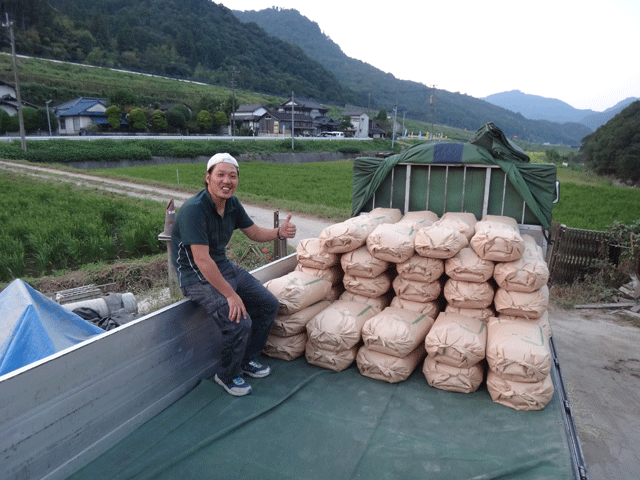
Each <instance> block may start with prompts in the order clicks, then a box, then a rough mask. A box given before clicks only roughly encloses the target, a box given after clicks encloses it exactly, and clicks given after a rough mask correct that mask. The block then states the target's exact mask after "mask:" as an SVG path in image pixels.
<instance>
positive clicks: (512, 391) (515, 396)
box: [487, 370, 554, 411]
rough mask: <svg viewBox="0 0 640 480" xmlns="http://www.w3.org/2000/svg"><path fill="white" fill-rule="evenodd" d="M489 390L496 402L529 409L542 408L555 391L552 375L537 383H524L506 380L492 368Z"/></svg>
mask: <svg viewBox="0 0 640 480" xmlns="http://www.w3.org/2000/svg"><path fill="white" fill-rule="evenodd" d="M487 390H488V392H489V395H491V399H492V400H493V401H494V402H496V403H499V404H501V405H504V406H506V407H509V408H513V409H514V410H527V411H536V410H542V409H543V408H544V407H546V406H547V405H548V404H549V402H550V401H551V399H552V398H553V392H554V389H553V381H552V380H551V376H550V375H548V376H547V377H545V378H544V379H543V380H541V381H539V382H536V383H522V382H513V381H511V380H505V379H504V378H501V377H500V376H499V375H498V374H496V373H495V372H492V371H491V370H489V372H488V373H487Z"/></svg>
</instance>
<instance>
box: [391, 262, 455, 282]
mask: <svg viewBox="0 0 640 480" xmlns="http://www.w3.org/2000/svg"><path fill="white" fill-rule="evenodd" d="M396 271H397V272H398V275H399V276H401V277H402V278H405V279H407V280H416V281H418V282H427V283H430V282H435V281H436V280H438V279H439V278H440V277H441V276H442V274H443V273H444V261H443V260H441V259H439V258H428V257H421V256H420V255H413V256H412V257H411V258H409V259H408V260H407V261H406V262H402V263H398V264H396Z"/></svg>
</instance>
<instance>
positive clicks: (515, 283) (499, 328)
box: [487, 235, 554, 410]
mask: <svg viewBox="0 0 640 480" xmlns="http://www.w3.org/2000/svg"><path fill="white" fill-rule="evenodd" d="M522 239H523V243H524V248H523V253H522V256H521V257H520V258H518V259H516V260H513V261H510V262H504V263H498V264H496V267H495V271H494V279H495V281H496V283H497V284H498V287H499V288H498V290H497V291H496V295H495V299H494V304H495V308H496V310H497V311H498V312H499V317H498V318H492V319H491V320H490V321H489V324H488V347H487V361H488V363H489V372H488V374H487V389H488V390H489V393H490V395H491V398H492V399H493V400H494V401H495V402H497V403H500V404H503V405H507V406H509V407H511V408H514V409H517V410H540V409H542V408H544V407H545V406H546V405H547V404H548V403H549V401H550V400H551V398H552V397H553V391H554V390H553V383H552V381H551V376H550V371H551V350H550V346H549V338H550V337H551V327H550V325H549V317H548V312H547V306H548V303H549V289H548V287H547V281H548V279H549V270H548V268H547V265H546V262H545V260H544V255H543V253H542V249H541V248H540V247H539V246H538V245H537V244H536V242H535V240H534V239H533V238H532V237H530V236H528V235H524V236H523V237H522Z"/></svg>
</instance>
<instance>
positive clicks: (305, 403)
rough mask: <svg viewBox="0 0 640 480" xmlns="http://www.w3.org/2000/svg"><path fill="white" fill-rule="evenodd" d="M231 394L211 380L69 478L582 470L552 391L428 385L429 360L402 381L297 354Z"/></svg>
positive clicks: (443, 475)
mask: <svg viewBox="0 0 640 480" xmlns="http://www.w3.org/2000/svg"><path fill="white" fill-rule="evenodd" d="M263 361H264V362H268V364H269V365H270V366H271V367H272V374H271V375H270V376H269V377H266V378H263V379H250V380H251V384H252V386H253V392H252V393H251V395H249V396H247V397H242V398H234V397H231V396H230V395H228V394H227V393H225V392H224V391H223V390H222V388H220V387H219V386H218V385H216V384H215V383H213V382H211V381H208V380H204V381H202V382H201V383H200V384H199V385H198V386H197V387H196V388H195V389H194V390H193V391H191V392H190V393H189V394H187V395H186V396H185V397H183V398H182V399H181V400H179V401H178V402H177V403H175V404H173V405H172V406H171V407H169V408H168V409H166V410H165V411H164V412H162V413H161V414H159V415H158V416H157V417H155V418H153V419H152V420H150V421H149V422H147V423H146V424H144V425H143V426H142V427H140V428H138V429H137V430H136V431H134V432H133V433H132V434H130V435H129V436H128V437H126V438H125V439H124V440H122V441H121V442H120V443H119V444H117V445H115V446H114V447H113V448H112V449H111V450H109V451H107V452H106V453H105V454H103V455H102V456H101V457H99V458H98V459H97V460H95V461H94V462H92V463H90V464H89V465H87V466H86V467H85V468H83V469H82V470H80V471H79V472H77V473H76V474H74V475H73V476H72V477H70V478H71V479H73V480H80V479H91V480H94V479H96V478H108V479H153V480H164V479H166V480H176V479H205V478H206V479H234V478H249V479H262V480H266V479H274V480H275V479H278V480H287V479H291V480H293V479H296V480H306V479H308V480H329V479H330V480H342V479H356V478H358V479H376V480H378V479H398V480H407V479H417V478H421V479H429V480H438V479H448V480H465V479H487V480H488V479H498V478H500V479H505V478H508V479H510V480H533V479H537V480H548V479H554V480H566V479H572V478H574V476H573V472H572V466H571V457H570V453H569V447H568V444H567V440H566V438H565V434H564V427H563V423H562V414H561V402H560V401H559V398H558V395H557V394H555V395H554V398H553V399H552V401H551V403H549V404H548V405H547V407H546V408H545V409H543V410H541V411H536V412H521V411H516V410H512V409H510V408H508V407H505V406H503V405H499V404H496V403H494V402H493V401H492V400H491V397H490V396H489V393H488V392H487V390H486V388H485V387H484V386H483V387H481V389H480V390H478V391H477V392H475V393H471V394H462V393H452V392H446V391H442V390H438V389H435V388H432V387H430V386H429V385H428V384H427V382H426V380H425V378H424V375H423V374H422V372H421V371H420V369H418V370H416V371H415V372H414V373H413V374H412V375H411V376H410V377H409V378H408V379H407V380H405V381H404V382H400V383H397V384H389V383H386V382H382V381H378V380H373V379H371V378H368V377H364V376H362V375H361V374H360V372H359V371H358V369H357V367H356V366H355V365H353V366H351V367H350V368H348V369H346V370H344V371H342V372H339V373H335V372H332V371H329V370H325V369H322V368H319V367H316V366H313V365H310V364H308V363H307V362H306V360H305V359H304V358H302V357H301V358H298V359H297V360H294V361H292V362H285V361H282V360H275V359H265V360H263Z"/></svg>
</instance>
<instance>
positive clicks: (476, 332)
mask: <svg viewBox="0 0 640 480" xmlns="http://www.w3.org/2000/svg"><path fill="white" fill-rule="evenodd" d="M424 345H425V347H426V349H427V354H428V355H429V356H431V357H433V358H434V359H435V360H437V361H438V362H442V363H446V364H447V365H451V366H453V367H461V368H469V367H471V366H472V365H475V364H476V363H478V362H479V361H481V360H483V359H484V358H485V352H486V348H487V326H486V325H485V323H484V322H483V321H482V320H480V319H477V318H471V317H466V316H464V315H457V314H455V313H446V312H442V313H440V315H438V318H436V321H435V323H434V324H433V327H431V330H430V331H429V334H428V335H427V337H426V338H425V341H424Z"/></svg>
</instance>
